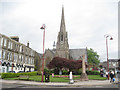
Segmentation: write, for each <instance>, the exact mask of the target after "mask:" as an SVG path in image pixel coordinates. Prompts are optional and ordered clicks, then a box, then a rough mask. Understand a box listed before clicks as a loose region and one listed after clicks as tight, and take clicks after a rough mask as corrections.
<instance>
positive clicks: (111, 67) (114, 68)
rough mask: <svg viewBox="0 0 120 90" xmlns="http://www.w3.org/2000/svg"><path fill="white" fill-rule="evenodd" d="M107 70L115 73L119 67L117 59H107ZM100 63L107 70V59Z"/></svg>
mask: <svg viewBox="0 0 120 90" xmlns="http://www.w3.org/2000/svg"><path fill="white" fill-rule="evenodd" d="M108 61H109V70H112V71H114V72H115V73H117V72H118V69H119V62H118V59H109V60H108ZM100 65H102V67H103V68H104V69H105V70H106V71H107V67H108V66H107V61H104V62H101V63H100Z"/></svg>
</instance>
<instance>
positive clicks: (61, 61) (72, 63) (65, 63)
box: [47, 57, 82, 71]
mask: <svg viewBox="0 0 120 90" xmlns="http://www.w3.org/2000/svg"><path fill="white" fill-rule="evenodd" d="M47 67H48V68H49V69H53V68H57V69H59V70H61V69H62V68H66V69H69V70H70V71H71V70H73V69H80V68H82V60H68V59H66V58H60V57H54V58H53V60H52V61H51V62H50V63H49V64H48V65H47Z"/></svg>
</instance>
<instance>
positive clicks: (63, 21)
mask: <svg viewBox="0 0 120 90" xmlns="http://www.w3.org/2000/svg"><path fill="white" fill-rule="evenodd" d="M60 31H62V32H64V31H65V19H64V6H63V5H62V15H61V25H60Z"/></svg>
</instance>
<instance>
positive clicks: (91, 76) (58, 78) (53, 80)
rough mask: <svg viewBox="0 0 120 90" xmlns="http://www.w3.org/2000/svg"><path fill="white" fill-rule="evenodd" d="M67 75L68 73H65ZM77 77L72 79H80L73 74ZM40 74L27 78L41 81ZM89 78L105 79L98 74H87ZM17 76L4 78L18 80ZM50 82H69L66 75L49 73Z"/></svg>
mask: <svg viewBox="0 0 120 90" xmlns="http://www.w3.org/2000/svg"><path fill="white" fill-rule="evenodd" d="M55 76H59V75H55ZM61 76H65V75H61ZM66 76H68V75H66ZM74 76H77V77H74V78H73V79H74V80H76V79H80V75H74ZM41 78H42V76H41V75H37V76H30V77H29V80H30V81H39V82H40V81H41ZM88 78H89V80H106V79H107V78H106V77H100V75H88ZM18 79H19V78H18V77H16V78H5V80H18ZM49 79H50V82H69V78H68V77H52V76H51V75H50V78H49ZM21 80H27V79H26V78H21ZM44 81H45V77H44Z"/></svg>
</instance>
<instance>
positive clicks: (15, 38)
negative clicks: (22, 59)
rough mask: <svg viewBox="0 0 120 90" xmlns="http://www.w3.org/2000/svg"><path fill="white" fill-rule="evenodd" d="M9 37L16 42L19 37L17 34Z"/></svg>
mask: <svg viewBox="0 0 120 90" xmlns="http://www.w3.org/2000/svg"><path fill="white" fill-rule="evenodd" d="M10 38H11V39H13V40H15V41H17V42H19V37H18V36H11V37H10Z"/></svg>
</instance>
